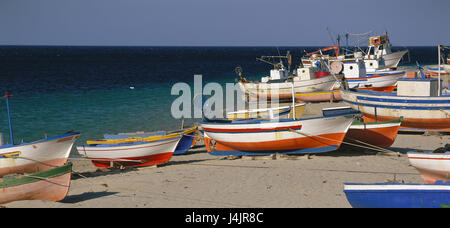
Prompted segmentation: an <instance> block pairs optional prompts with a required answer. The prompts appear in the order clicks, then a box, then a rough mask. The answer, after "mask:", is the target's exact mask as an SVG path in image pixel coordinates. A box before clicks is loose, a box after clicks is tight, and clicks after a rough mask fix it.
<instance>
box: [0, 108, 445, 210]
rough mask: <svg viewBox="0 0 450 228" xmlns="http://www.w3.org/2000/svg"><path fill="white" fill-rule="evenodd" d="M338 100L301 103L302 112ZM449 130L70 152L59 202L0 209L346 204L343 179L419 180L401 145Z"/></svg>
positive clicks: (422, 142) (418, 143)
mask: <svg viewBox="0 0 450 228" xmlns="http://www.w3.org/2000/svg"><path fill="white" fill-rule="evenodd" d="M336 106H345V104H343V103H319V104H308V107H307V111H306V112H305V115H315V114H317V113H318V112H319V111H320V110H321V108H323V107H336ZM449 142H450V136H449V135H436V134H431V135H422V134H399V136H398V137H397V140H396V142H395V143H394V144H393V145H392V147H391V148H389V149H390V150H392V151H395V152H399V156H395V155H381V154H376V153H375V152H370V151H363V150H355V149H351V148H341V149H340V150H339V151H334V152H329V153H323V154H316V155H300V156H287V157H286V156H278V157H275V159H274V158H273V157H270V156H265V157H259V158H258V159H256V160H253V159H252V158H250V157H243V158H240V159H234V160H232V159H226V158H225V157H216V156H211V155H209V154H207V153H206V151H205V147H204V146H203V141H202V139H200V140H199V142H198V145H197V146H196V147H194V148H193V149H191V150H190V151H189V152H188V153H187V154H185V155H177V156H173V157H172V159H171V160H170V162H169V163H167V164H165V165H161V166H159V167H145V168H130V169H125V170H119V169H114V170H109V169H108V170H102V171H100V170H98V169H97V168H96V167H94V166H93V165H92V164H91V163H90V161H86V160H79V159H74V160H72V162H73V163H74V167H73V170H74V171H75V173H74V174H73V178H72V181H71V187H70V191H69V194H68V195H67V197H66V198H65V199H64V200H63V201H61V202H49V201H16V202H11V203H8V204H5V205H3V206H4V207H7V208H20V207H39V208H42V207H44V208H98V207H102V208H103V207H108V208H111V207H113V208H119V207H120V208H144V207H152V208H242V207H246V208H248V207H250V208H328V207H331V208H347V207H351V206H350V204H349V203H348V201H347V199H346V197H345V194H344V192H343V188H344V183H346V182H359V183H374V182H391V181H397V182H404V183H424V182H423V180H422V178H421V177H420V175H419V173H418V172H417V171H416V170H415V168H413V167H412V166H410V165H409V162H408V158H407V157H406V152H408V151H411V150H415V149H420V150H434V149H436V148H438V147H442V146H444V145H445V144H446V143H449Z"/></svg>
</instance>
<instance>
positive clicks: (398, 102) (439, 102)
mask: <svg viewBox="0 0 450 228" xmlns="http://www.w3.org/2000/svg"><path fill="white" fill-rule="evenodd" d="M341 93H342V98H343V100H344V102H346V103H348V104H349V105H350V106H351V107H352V108H353V109H355V110H359V111H361V112H362V113H363V114H364V116H365V117H367V118H368V119H372V120H377V121H390V120H396V119H399V118H400V117H403V121H402V124H401V126H402V127H408V128H423V129H443V128H450V96H448V95H446V96H440V97H413V96H396V95H395V94H394V93H368V92H363V91H358V90H357V91H349V90H341Z"/></svg>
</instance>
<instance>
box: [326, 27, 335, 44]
mask: <svg viewBox="0 0 450 228" xmlns="http://www.w3.org/2000/svg"><path fill="white" fill-rule="evenodd" d="M326 30H327V32H328V36H329V37H330V40H331V43H333V45H336V43H335V42H334V39H333V36H332V35H331V33H330V30H328V27H327V28H326Z"/></svg>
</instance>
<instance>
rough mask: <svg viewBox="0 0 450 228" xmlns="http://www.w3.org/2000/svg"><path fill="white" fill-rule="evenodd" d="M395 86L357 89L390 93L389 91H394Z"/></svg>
mask: <svg viewBox="0 0 450 228" xmlns="http://www.w3.org/2000/svg"><path fill="white" fill-rule="evenodd" d="M395 88H396V86H385V87H369V88H364V87H359V88H358V89H362V90H372V91H378V92H389V93H390V92H392V91H394V89H395Z"/></svg>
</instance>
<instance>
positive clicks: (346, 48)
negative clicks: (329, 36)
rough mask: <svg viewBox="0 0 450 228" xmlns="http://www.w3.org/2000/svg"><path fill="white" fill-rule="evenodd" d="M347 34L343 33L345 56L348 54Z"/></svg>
mask: <svg viewBox="0 0 450 228" xmlns="http://www.w3.org/2000/svg"><path fill="white" fill-rule="evenodd" d="M348 35H349V34H348V33H345V55H347V54H348Z"/></svg>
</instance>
